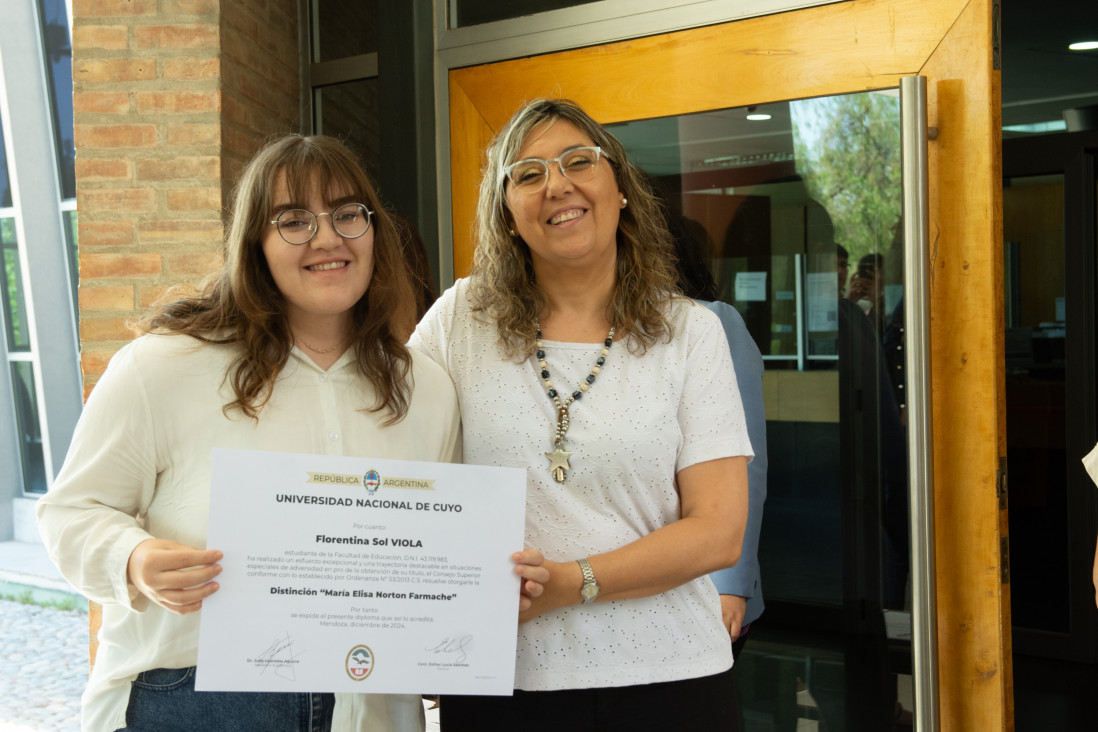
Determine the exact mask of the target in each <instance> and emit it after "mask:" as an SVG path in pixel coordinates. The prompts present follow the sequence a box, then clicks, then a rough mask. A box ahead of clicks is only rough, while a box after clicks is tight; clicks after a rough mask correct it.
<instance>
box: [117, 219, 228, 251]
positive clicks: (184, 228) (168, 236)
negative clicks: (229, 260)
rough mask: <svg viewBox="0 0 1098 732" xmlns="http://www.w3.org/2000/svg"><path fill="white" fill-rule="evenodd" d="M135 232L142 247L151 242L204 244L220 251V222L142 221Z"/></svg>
mask: <svg viewBox="0 0 1098 732" xmlns="http://www.w3.org/2000/svg"><path fill="white" fill-rule="evenodd" d="M137 231H138V236H139V237H140V240H141V242H142V245H147V244H149V243H151V242H161V243H167V242H177V243H183V244H194V243H200V244H202V243H204V244H206V245H207V246H208V247H210V248H214V247H216V248H218V249H220V247H221V241H222V228H221V221H220V220H206V221H203V220H193V219H171V220H166V221H142V222H141V223H140V224H138V227H137Z"/></svg>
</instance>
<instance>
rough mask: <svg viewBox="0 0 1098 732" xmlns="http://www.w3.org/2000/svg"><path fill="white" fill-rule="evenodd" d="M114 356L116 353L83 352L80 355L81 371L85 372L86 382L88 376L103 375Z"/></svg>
mask: <svg viewBox="0 0 1098 732" xmlns="http://www.w3.org/2000/svg"><path fill="white" fill-rule="evenodd" d="M114 354H115V352H114V351H87V350H85V351H83V352H82V353H81V354H80V371H81V372H83V374H84V377H85V380H87V376H88V374H97V375H102V374H103V372H104V371H106V370H107V364H108V363H110V360H111V356H113V355H114Z"/></svg>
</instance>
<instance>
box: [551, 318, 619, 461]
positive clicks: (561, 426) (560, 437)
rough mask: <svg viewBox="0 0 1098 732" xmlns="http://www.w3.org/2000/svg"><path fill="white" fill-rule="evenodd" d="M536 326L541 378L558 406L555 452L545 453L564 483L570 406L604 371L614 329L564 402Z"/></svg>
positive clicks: (554, 441) (568, 453) (569, 455)
mask: <svg viewBox="0 0 1098 732" xmlns="http://www.w3.org/2000/svg"><path fill="white" fill-rule="evenodd" d="M534 328H535V330H536V331H537V335H536V337H535V340H534V345H535V347H536V348H537V357H538V367H539V368H540V369H541V378H542V379H543V380H544V381H545V388H546V389H547V393H548V394H549V398H550V399H552V400H553V404H554V405H556V408H557V429H556V433H555V435H554V437H553V447H554V448H555V449H554V450H553V452H547V453H545V457H547V458H549V470H551V471H552V473H553V480H555V481H557V482H558V483H563V482H564V479H565V477H566V476H565V472H564V471H565V470H571V469H572V466H571V465H569V464H568V458H570V457H572V453H570V452H567V451H566V450H565V449H564V436H565V435H566V434H567V433H568V407H570V406H571V405H572V402H574V401H576V400H577V399H579V398H580V397H581V396H583V393H584V392H585V391H587V390H588V389H590V388H591V385H592V384H594V383H595V377H596V376H598V374H599V372H600V371H602V365H603V364H604V363H606V354H608V353H610V346H611V345H613V343H614V329H613V328H611V329H610V333H609V334H608V335H607V336H606V340H605V341H603V349H602V353H601V354H600V355H599V357H598V358H597V359H595V365H594V366H593V367H592V368H591V373H590V374H588V375H587V378H586V379H584V380H583V381H582V382H580V385H579V387H578V388H577V389H576V390H575V391H574V392H572V395H571V396H569V397H568V398H567V399H565V400H564V401H563V402H562V401H561V400H560V394H558V393H557V390H556V389H555V388H554V387H553V382H552V381H551V380H550V379H549V365H548V364H547V363H546V362H545V348H544V347H543V346H542V343H541V324H540V323H538V322H537V321H535V322H534Z"/></svg>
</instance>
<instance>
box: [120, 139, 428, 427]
mask: <svg viewBox="0 0 1098 732" xmlns="http://www.w3.org/2000/svg"><path fill="white" fill-rule="evenodd" d="M280 175H285V184H286V188H287V189H288V192H289V193H290V198H291V199H292V200H295V201H301V200H307V199H308V194H309V192H310V189H311V187H312V186H313V185H314V182H315V183H317V184H319V185H321V186H325V187H326V190H325V191H324V193H325V194H328V197H329V199H331V198H332V197H333V196H332V194H335V193H336V191H337V190H338V191H340V193H339V194H338V195H345V194H346V193H347V191H348V190H349V191H350V192H351V193H352V194H353V195H354V196H355V200H357V201H359V202H361V203H363V204H365V205H366V206H367V208H369V209H370V210H371V211H373V227H374V248H373V276H372V277H371V279H370V287H369V289H368V290H367V291H366V295H365V296H364V297H362V298H361V299H360V300H359V301H358V302H357V303H355V305H354V307H353V308H352V309H351V325H350V332H349V334H348V335H349V338H350V342H351V343H352V344H354V345H355V354H356V359H357V366H358V370H359V372H360V373H361V374H362V375H363V376H364V377H366V379H367V380H368V381H369V382H370V383H371V384H373V386H374V390H375V391H376V393H377V401H376V403H374V404H373V405H369V406H368V407H366V408H367V409H368V410H369V411H372V412H378V411H381V410H387V411H388V413H389V417H388V419H387V420H386V422H385V424H392V423H395V422H399V421H400V420H401V419H403V418H404V415H405V414H406V413H407V411H408V400H409V397H410V394H411V388H412V383H411V375H410V374H411V362H412V361H411V355H410V354H409V353H408V349H407V348H405V346H404V342H405V341H406V340H407V338H408V336H409V335H410V333H411V329H412V327H413V326H414V324H415V323H414V313H413V303H414V302H415V298H414V295H413V293H412V289H411V285H410V284H409V280H408V275H407V267H406V265H405V263H404V255H403V253H402V252H401V243H400V235H399V233H398V231H397V229H396V227H395V226H394V224H393V221H392V219H391V217H390V216H389V214H388V213H387V212H386V211H385V208H384V207H383V206H382V205H381V201H380V200H379V199H378V197H377V193H376V192H375V191H374V187H373V186H372V185H371V184H370V181H369V179H368V178H367V177H366V174H365V172H364V171H363V169H362V166H361V164H360V163H359V162H358V160H357V159H356V158H355V156H354V154H353V153H351V152H350V151H349V150H348V149H347V148H346V147H345V146H344V145H343V143H341V142H339V141H338V140H336V139H335V138H331V137H324V136H322V135H317V136H312V137H305V136H302V135H286V136H284V137H279V138H277V139H274V140H273V141H271V142H269V143H267V144H266V145H265V146H264V147H263V148H262V149H261V150H260V151H259V152H258V153H256V155H255V157H254V158H252V160H251V162H249V163H248V165H247V166H245V168H244V170H243V171H242V173H241V175H240V180H239V182H238V183H237V185H236V188H235V190H234V197H233V207H232V219H231V223H230V226H229V234H228V237H227V240H226V242H225V264H224V265H223V266H222V268H221V271H220V272H219V273H218V274H217V275H215V276H213V277H212V278H211V279H210V280H209V281H207V283H206V284H205V286H204V287H203V289H202V291H201V293H200V294H199V295H197V296H195V297H185V298H182V299H178V300H175V301H173V302H169V303H166V304H164V305H162V306H160V307H159V308H158V309H157V310H156V312H154V313H152V314H150V315H149V316H147V317H146V318H144V319H143V320H142V321H141V322H140V323H138V327H139V328H140V329H142V330H144V331H146V332H155V333H175V334H185V335H190V336H193V337H195V338H197V339H199V340H201V341H204V342H206V343H215V344H237V345H238V346H239V347H240V355H239V356H237V357H236V359H234V360H233V362H232V364H231V365H230V366H229V370H228V373H227V374H226V379H228V381H229V382H230V383H231V385H232V389H233V393H234V394H235V396H236V399H235V400H234V401H232V402H230V403H228V404H226V405H225V411H226V412H227V411H229V410H232V409H239V410H240V411H241V412H243V413H244V414H246V415H247V416H249V417H251V418H252V419H258V417H259V412H260V410H261V409H262V408H263V407H264V406H265V405H266V404H267V402H268V401H270V398H271V391H272V389H273V387H274V382H275V379H276V378H277V376H278V374H279V372H281V371H282V369H283V367H284V366H285V365H286V361H287V359H288V358H289V356H290V349H291V342H292V337H291V334H290V327H289V323H288V321H287V317H286V299H285V297H283V295H282V293H281V292H280V291H279V289H278V287H277V286H276V284H275V281H274V278H273V277H272V276H271V271H270V268H269V267H268V266H267V259H266V257H264V255H263V249H262V247H261V245H260V241H261V239H262V237H263V235H264V233H265V232H266V231H267V227H268V226H270V223H269V222H270V219H271V216H272V210H273V208H274V205H275V201H274V196H275V193H276V189H275V186H276V184H277V182H278V180H279V176H280ZM287 246H290V245H289V244H287Z"/></svg>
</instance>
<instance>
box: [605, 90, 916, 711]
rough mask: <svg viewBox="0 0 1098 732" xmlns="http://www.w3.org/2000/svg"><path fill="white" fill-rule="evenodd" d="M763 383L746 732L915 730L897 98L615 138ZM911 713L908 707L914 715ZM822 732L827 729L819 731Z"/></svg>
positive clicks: (863, 98) (789, 108)
mask: <svg viewBox="0 0 1098 732" xmlns="http://www.w3.org/2000/svg"><path fill="white" fill-rule="evenodd" d="M610 131H611V132H612V133H613V134H614V135H615V136H617V137H618V138H619V139H620V140H621V141H622V142H623V144H624V145H625V146H626V149H627V150H628V151H629V154H630V158H631V159H632V160H633V161H634V162H635V163H637V164H638V165H639V166H640V167H641V168H642V169H643V170H644V171H645V172H646V173H648V175H649V176H650V177H651V180H652V182H653V184H654V185H655V187H656V188H657V190H658V191H659V192H660V193H661V194H662V197H663V198H664V199H665V200H666V202H667V205H668V209H669V211H670V216H671V219H672V230H673V231H674V232H675V233H676V235H677V237H678V239H679V242H678V246H679V255H680V258H682V259H690V260H694V261H695V262H700V263H704V265H705V266H706V267H707V268H708V270H709V272H710V274H711V277H712V282H713V285H714V286H715V287H714V289H713V290H712V291H711V293H710V292H696V293H693V294H695V295H698V296H701V297H709V298H710V299H720V300H723V301H725V302H727V303H728V304H730V305H732V306H733V307H735V308H736V309H737V310H738V311H739V313H740V314H741V315H742V316H743V318H744V321H745V323H746V324H747V328H748V330H749V332H750V333H751V335H752V337H753V339H754V340H755V343H756V345H758V347H759V350H760V351H761V353H762V355H763V359H764V362H765V364H766V372H765V376H764V382H763V383H764V386H763V393H764V401H765V404H766V414H767V451H768V454H769V461H768V463H769V474H768V480H767V500H766V506H765V511H764V519H763V529H762V534H761V538H760V545H759V562H760V565H761V567H762V587H761V591H762V592H763V594H764V596H765V599H766V604H767V611H766V613H765V614H764V615H763V621H762V622H759V623H757V624H755V626H754V627H753V628H752V629H751V630H750V631H749V635H748V638H749V640H748V642H747V644H746V646H745V650H744V653H743V655H742V657H741V658H740V659H739V661H738V663H739V664H740V667H741V669H743V673H742V674H737V679H738V681H739V682H740V684H741V687H740V701H741V708H742V712H743V715H744V729H748V730H750V729H759V730H762V729H774V728H777V727H780V726H781V722H782V721H783V720H792V721H794V722H796V723H797V724H800V725H801V726H800V727H799V729H832V730H836V729H837V730H882V729H891V728H892V725H893V723H894V721H895V720H896V719H901V720H904V721H905V722H907V724H910V723H911V717H910V710H911V709H912V706H913V703H912V688H911V676H910V667H911V662H910V639H911V619H910V608H911V605H910V590H909V581H908V577H909V560H908V544H909V542H908V530H907V523H908V512H907V496H908V491H907V465H906V436H905V433H904V424H903V416H902V415H903V404H904V388H905V380H904V368H903V362H904V358H903V356H904V353H903V342H904V339H903V335H904V333H903V281H904V276H903V275H904V271H903V268H904V251H903V241H902V227H901V218H900V217H901V200H902V196H901V180H900V114H899V100H898V98H897V95H896V93H895V90H889V91H884V92H867V93H862V94H851V95H842V96H833V97H823V98H819V99H811V100H804V101H794V102H782V103H778V104H769V105H759V106H754V107H751V108H749V109H743V108H740V109H725V110H715V111H707V112H700V113H697V114H691V115H682V116H677V117H665V118H659V119H650V120H643V121H638V122H627V123H622V124H618V125H611V126H610ZM905 702H906V703H905ZM821 725H822V726H821Z"/></svg>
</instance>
